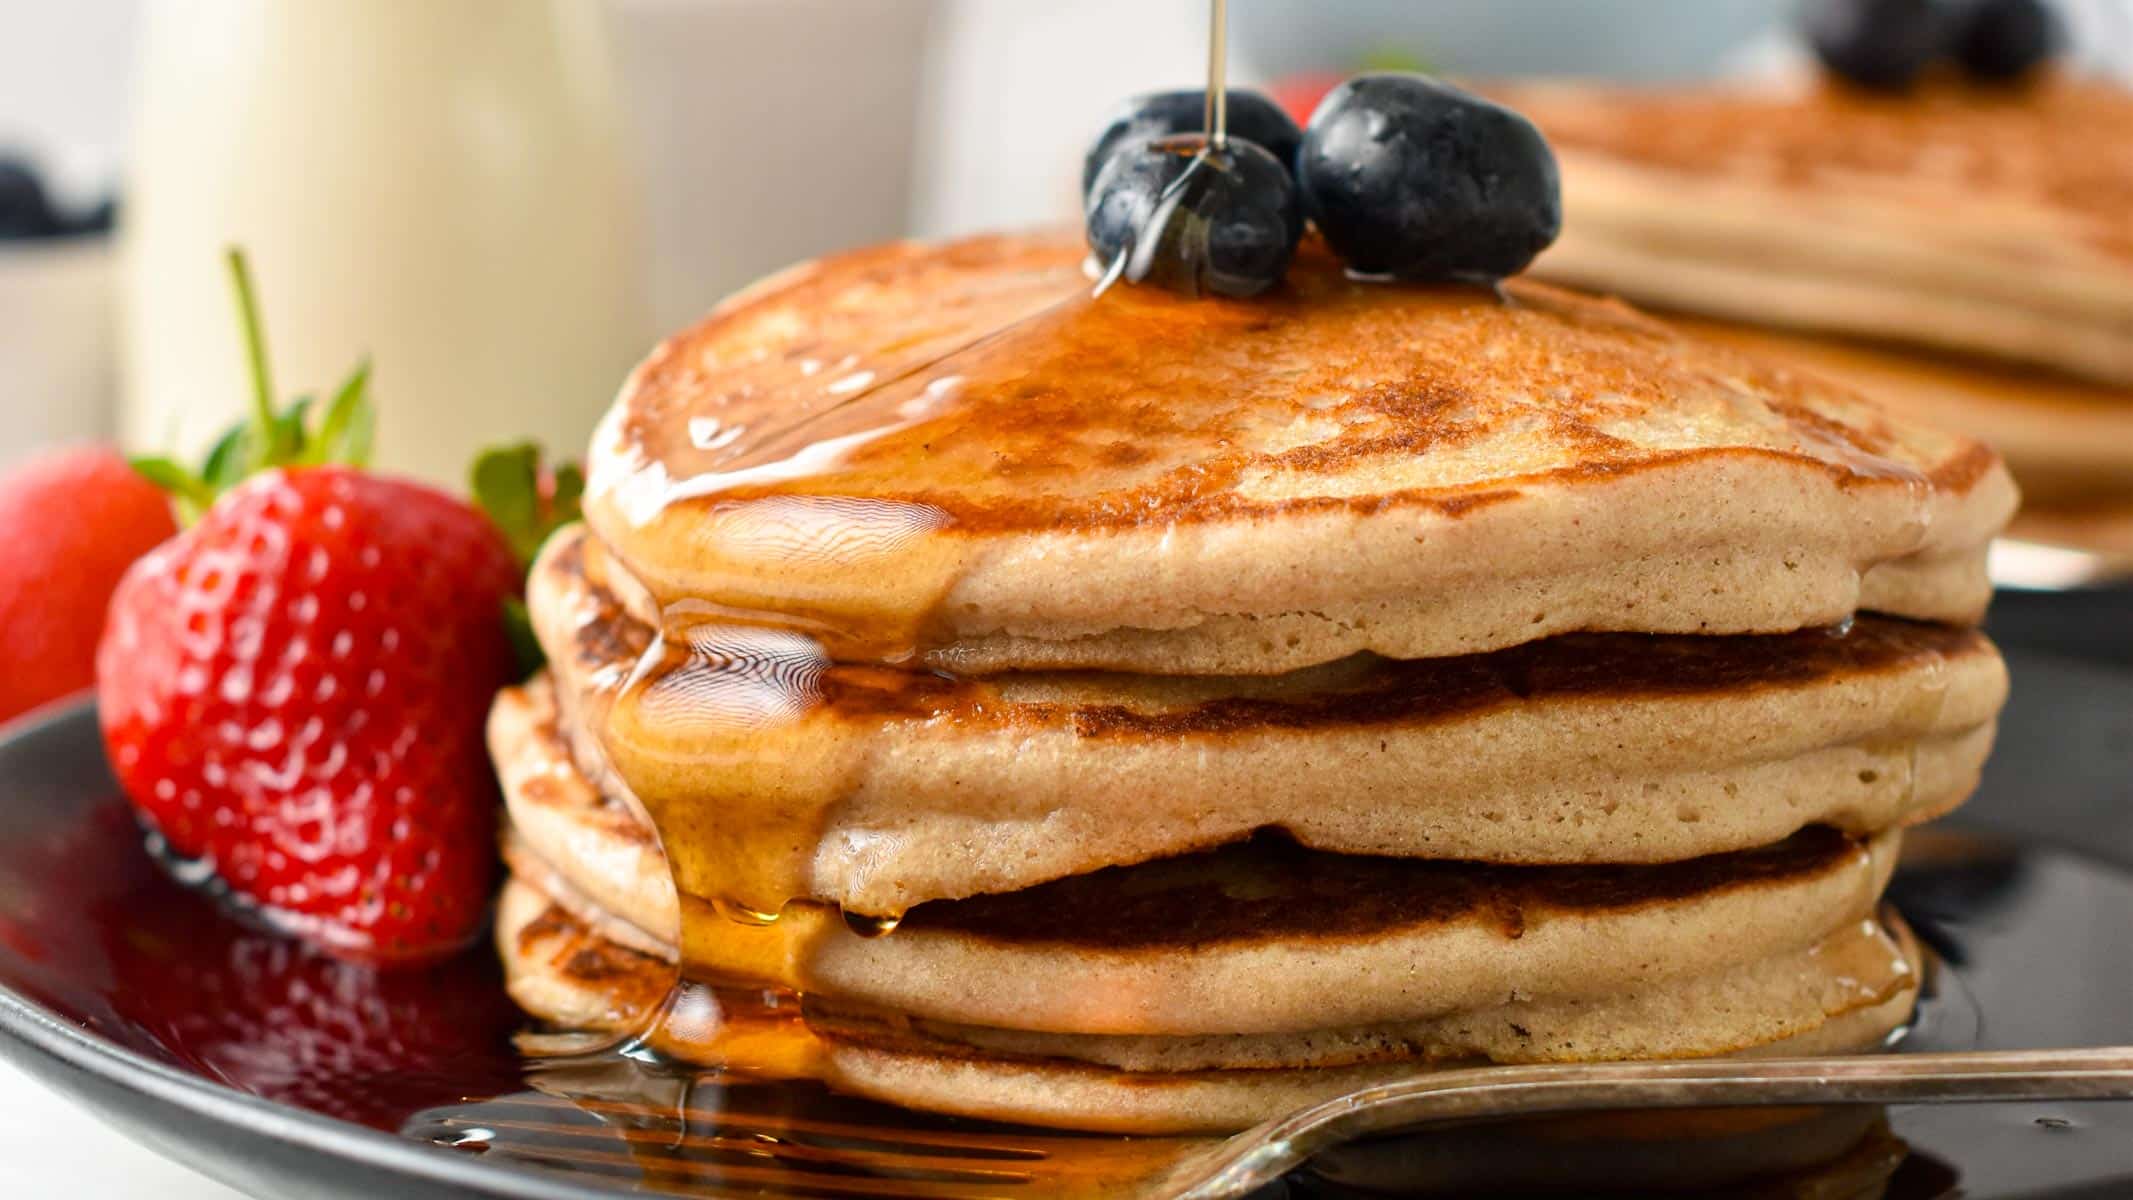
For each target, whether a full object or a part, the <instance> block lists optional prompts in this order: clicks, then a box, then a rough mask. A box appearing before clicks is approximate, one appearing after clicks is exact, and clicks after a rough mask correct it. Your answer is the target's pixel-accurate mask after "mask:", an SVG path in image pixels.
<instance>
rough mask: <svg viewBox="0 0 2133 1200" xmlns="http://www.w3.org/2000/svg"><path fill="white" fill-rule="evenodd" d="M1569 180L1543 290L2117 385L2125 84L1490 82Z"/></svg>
mask: <svg viewBox="0 0 2133 1200" xmlns="http://www.w3.org/2000/svg"><path fill="white" fill-rule="evenodd" d="M1501 94H1502V96H1503V97H1504V98H1505V99H1507V100H1508V102H1510V103H1512V104H1513V105H1515V106H1516V107H1518V108H1519V109H1520V110H1521V111H1523V112H1525V113H1526V114H1527V115H1528V116H1530V117H1531V118H1533V120H1534V121H1535V122H1536V123H1537V124H1538V125H1540V127H1541V129H1542V130H1543V132H1545V133H1546V134H1547V135H1548V137H1549V139H1550V141H1551V143H1552V144H1553V145H1554V146H1555V148H1556V151H1557V155H1558V158H1559V159H1560V161H1561V164H1562V168H1563V181H1564V182H1563V192H1564V234H1563V237H1562V239H1561V240H1560V241H1559V242H1558V243H1557V245H1556V246H1555V247H1554V248H1553V249H1551V250H1550V251H1549V252H1548V253H1547V254H1545V255H1544V256H1543V257H1542V258H1541V260H1540V262H1539V263H1538V264H1536V267H1535V270H1536V272H1537V273H1538V274H1540V275H1541V276H1543V277H1545V278H1552V279H1556V280H1560V281H1564V282H1568V283H1571V284H1574V285H1576V286H1581V287H1588V288H1593V289H1596V290H1599V291H1602V292H1607V293H1614V294H1620V295H1623V296H1627V297H1629V298H1631V299H1633V300H1635V301H1637V302H1639V303H1642V304H1649V305H1652V306H1654V307H1657V308H1662V309H1668V310H1673V311H1679V312H1686V313H1696V314H1699V315H1704V316H1710V317H1716V318H1721V319H1726V320H1731V321H1736V322H1740V323H1743V324H1749V325H1757V326H1776V327H1783V328H1791V329H1799V330H1806V331H1813V332H1820V333H1828V334H1838V335H1843V336H1847V337H1853V338H1864V339H1885V340H1888V341H1893V342H1904V343H1909V344H1911V345H1914V346H1921V347H1926V348H1929V349H1934V350H1940V351H1951V352H1954V353H1956V354H1960V355H1984V356H1990V357H1994V358H2000V359H2004V360H2009V361H2013V362H2017V363H2024V364H2028V365H2031V366H2036V367H2042V368H2046V369H2049V370H2053V371H2058V372H2062V373H2065V374H2067V375H2071V376H2076V377H2080V378H2085V379H2088V380H2091V381H2093V382H2095V383H2098V384H2101V385H2104V386H2107V387H2110V388H2113V389H2118V390H2120V391H2121V392H2123V390H2124V389H2128V388H2133V221H2128V220H2127V213H2128V212H2133V93H2128V92H2126V91H2124V90H2123V89H2120V88H2116V87H2113V86H2111V85H2109V84H2105V83H2091V82H2083V81H2079V80H2075V79H2072V78H2052V79H2047V80H2044V81H2042V82H2040V83H2039V84H2038V85H2037V86H2035V87H2029V88H1972V87H1966V86H1961V85H1957V84H1953V83H1936V84H1934V85H1933V86H1929V87H1925V88H1922V89H1919V90H1918V91H1915V92H1913V93H1908V94H1904V95H1901V96H1879V95H1869V94H1865V93H1861V92H1857V91H1854V90H1851V89H1846V88H1842V87H1836V86H1826V85H1823V84H1821V83H1820V82H1819V81H1811V80H1803V81H1800V82H1797V83H1793V84H1789V85H1785V86H1781V87H1775V88H1768V89H1741V88H1726V87H1716V88H1713V87H1697V88H1688V89H1653V90H1636V89H1624V88H1619V87H1613V88H1610V87H1604V86H1590V85H1583V84H1562V85H1534V86H1523V87H1509V88H1504V89H1501Z"/></svg>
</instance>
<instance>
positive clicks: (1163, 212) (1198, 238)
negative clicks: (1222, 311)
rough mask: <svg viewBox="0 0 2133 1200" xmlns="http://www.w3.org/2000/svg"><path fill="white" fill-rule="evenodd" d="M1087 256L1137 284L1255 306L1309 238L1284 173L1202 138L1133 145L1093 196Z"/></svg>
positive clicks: (1267, 158) (1277, 163)
mask: <svg viewBox="0 0 2133 1200" xmlns="http://www.w3.org/2000/svg"><path fill="white" fill-rule="evenodd" d="M1087 216H1088V223H1089V249H1090V250H1091V251H1093V252H1094V253H1095V255H1096V259H1097V261H1098V262H1100V263H1102V264H1103V266H1104V267H1105V269H1107V270H1108V269H1110V268H1112V267H1113V266H1117V265H1119V262H1120V259H1124V264H1123V269H1122V274H1123V277H1124V278H1125V279H1127V280H1128V281H1130V282H1133V283H1155V284H1160V285H1162V286H1164V287H1168V288H1172V289H1174V290H1176V291H1181V292H1184V293H1185V294H1187V295H1198V294H1199V293H1200V292H1202V291H1209V292H1214V293H1215V294H1217V295H1221V296H1236V297H1240V298H1241V297H1246V296H1256V295H1258V294H1259V293H1261V292H1263V291H1265V290H1267V289H1268V288H1270V287H1273V286H1274V285H1275V284H1276V283H1279V282H1280V281H1281V277H1282V275H1283V274H1285V273H1286V272H1287V271H1288V269H1289V260H1290V259H1291V258H1293V257H1295V255H1296V243H1297V241H1298V240H1299V239H1301V238H1302V237H1303V207H1302V205H1301V204H1299V203H1298V201H1297V196H1296V182H1295V180H1293V179H1291V178H1290V177H1289V171H1288V168H1287V167H1284V166H1283V165H1282V164H1281V160H1279V159H1277V158H1275V157H1274V156H1273V155H1272V154H1271V153H1269V152H1268V151H1267V150H1265V149H1264V148H1262V147H1260V146H1257V145H1255V144H1253V143H1251V142H1246V141H1238V140H1231V141H1230V143H1229V144H1228V146H1227V147H1225V148H1224V149H1221V150H1215V149H1212V148H1210V147H1209V146H1208V145H1207V139H1206V138H1205V137H1203V136H1201V135H1199V134H1196V133H1190V134H1177V135H1175V136H1172V137H1167V138H1158V139H1156V140H1154V141H1139V142H1131V143H1128V144H1126V145H1124V146H1122V147H1120V148H1119V149H1118V151H1117V152H1116V153H1114V154H1113V155H1112V157H1111V161H1110V162H1109V164H1107V165H1106V166H1105V167H1104V169H1103V171H1102V172H1101V173H1099V174H1098V175H1097V177H1096V184H1095V186H1094V187H1093V188H1092V189H1091V190H1090V192H1089V199H1088V208H1087Z"/></svg>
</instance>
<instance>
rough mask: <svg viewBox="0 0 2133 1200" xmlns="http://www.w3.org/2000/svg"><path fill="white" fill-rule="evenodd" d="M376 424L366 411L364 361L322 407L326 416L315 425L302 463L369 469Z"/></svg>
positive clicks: (367, 368)
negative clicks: (315, 428) (337, 464)
mask: <svg viewBox="0 0 2133 1200" xmlns="http://www.w3.org/2000/svg"><path fill="white" fill-rule="evenodd" d="M376 424H377V417H376V414H375V413H373V412H372V411H371V407H370V360H369V359H364V360H363V361H362V362H360V363H358V364H356V369H355V370H354V371H351V372H350V373H349V375H348V378H347V379H346V380H345V381H343V382H342V384H341V390H340V391H338V392H335V393H334V395H333V403H331V404H329V405H327V406H326V416H325V418H324V419H323V420H321V421H320V422H319V427H318V435H317V436H316V437H314V438H312V439H311V444H310V446H309V447H308V449H307V452H306V454H305V459H304V461H306V462H313V463H341V464H343V465H345V466H351V467H367V466H369V465H370V446H371V437H372V435H373V433H374V432H375V429H376Z"/></svg>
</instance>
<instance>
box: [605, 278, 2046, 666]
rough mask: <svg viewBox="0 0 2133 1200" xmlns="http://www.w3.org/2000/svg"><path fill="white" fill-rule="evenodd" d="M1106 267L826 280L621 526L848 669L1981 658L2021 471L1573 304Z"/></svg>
mask: <svg viewBox="0 0 2133 1200" xmlns="http://www.w3.org/2000/svg"><path fill="white" fill-rule="evenodd" d="M1080 260H1081V252H1080V248H1079V244H1078V242H1075V241H1073V240H1070V239H1068V238H1065V237H1057V236H1033V237H986V238H977V239H972V240H968V241H962V242H955V243H949V244H946V245H941V246H920V245H911V244H900V245H892V246H887V247H881V248H877V249H872V250H866V251H860V252H857V253H854V254H849V255H845V256H843V257H839V258H835V259H830V260H826V261H824V262H820V263H816V264H811V265H809V266H806V267H802V268H799V269H797V270H795V271H792V272H789V273H787V274H786V275H783V276H780V277H778V278H775V279H773V280H770V281H768V282H766V283H764V284H762V285H759V286H758V287H756V288H754V289H752V290H750V291H748V292H746V293H744V294H742V295H740V296H738V297H736V298H734V299H733V300H731V301H729V302H728V303H727V304H726V305H724V306H723V307H722V308H720V309H719V310H718V311H717V312H715V313H714V314H712V316H711V317H710V318H708V319H707V320H706V321H705V322H704V323H702V324H701V325H699V326H697V327H696V328H695V329H693V330H690V331H688V332H686V333H684V334H682V335H680V336H679V337H677V338H675V339H673V340H671V341H669V342H667V343H666V344H665V345H663V346H661V347H660V348H659V349H658V350H657V351H656V352H655V353H654V354H653V355H652V357H651V358H650V359H649V360H647V361H646V362H645V363H644V364H643V365H641V366H640V367H639V368H638V369H637V371H636V372H635V373H634V374H633V376H632V377H631V379H630V381H629V382H628V384H627V385H626V386H625V388H624V390H623V393H622V395H621V397H620V398H619V400H618V401H617V403H616V405H615V408H614V409H613V411H612V412H611V413H610V415H609V417H608V419H607V420H606V421H605V422H603V424H602V427H601V429H600V431H599V433H598V434H597V435H596V437H595V441H594V445H593V448H592V474H593V484H592V488H591V492H590V495H589V496H588V504H587V512H588V517H589V519H590V521H591V523H592V524H593V526H594V528H595V530H596V531H597V533H598V535H599V536H600V538H601V539H602V540H603V541H604V542H605V543H606V545H607V547H608V548H609V549H610V550H611V551H612V552H613V553H614V554H615V555H616V556H617V557H618V558H619V559H620V560H621V561H622V563H623V564H624V565H625V566H626V567H627V569H628V571H629V572H630V573H631V574H632V575H633V576H634V577H636V578H637V579H639V580H641V581H642V582H643V583H644V584H645V585H646V586H647V587H648V588H649V589H650V590H651V592H652V593H653V594H654V595H655V596H656V597H657V598H658V599H659V600H660V601H662V602H664V603H665V604H667V605H668V606H670V607H671V606H673V605H676V604H681V605H684V606H686V607H690V608H693V609H695V610H697V611H699V612H701V611H709V612H711V613H715V614H718V615H720V616H723V617H727V618H733V617H739V618H741V619H743V620H748V621H765V622H770V623H776V624H780V625H784V626H786V627H788V628H790V627H798V628H800V629H801V630H803V631H805V632H807V633H809V634H811V635H813V636H815V637H817V638H819V639H820V640H821V641H823V642H824V643H825V645H826V647H827V649H828V650H829V652H830V654H831V655H832V657H835V658H838V659H840V660H846V661H855V660H856V661H913V660H915V661H917V662H920V663H922V664H924V665H928V666H933V667H940V668H946V669H953V670H959V671H964V672H976V673H983V672H989V671H995V670H1005V669H1011V668H1029V667H1090V668H1103V669H1121V670H1135V671H1140V672H1144V673H1154V674H1210V673H1243V674H1263V673H1274V672H1279V671H1285V670H1290V669H1295V668H1298V667H1302V666H1306V665H1310V664H1313V663H1319V662H1327V661H1331V660H1333V659H1337V658H1341V657H1345V656H1347V655H1349V654H1352V653H1355V652H1358V651H1363V650H1370V651H1376V652H1378V653H1381V654H1385V655H1388V656H1391V657H1400V658H1419V657H1435V656H1442V655H1451V654H1460V653H1470V652H1476V651H1481V650H1488V649H1495V648H1500V647H1504V646H1509V645H1513V644H1517V643H1520V642H1525V641H1530V640H1535V639H1538V638H1542V637H1546V636H1549V635H1552V634H1556V633H1562V632H1570V631H1577V630H1620V631H1635V632H1684V633H1695V632H1705V633H1744V632H1775V631H1782V630H1791V629H1797V628H1802V627H1805V626H1810V625H1816V624H1822V623H1828V622H1833V621H1837V620H1841V619H1842V618H1844V617H1845V616H1847V615H1850V614H1851V613H1852V612H1853V611H1855V610H1857V609H1859V608H1862V607H1863V608H1869V609H1874V610H1877V611H1883V612H1889V613H1894V614H1897V615H1903V616H1912V617H1919V618H1926V619H1937V620H1949V621H1960V622H1967V621H1971V620H1974V619H1975V618H1976V617H1977V616H1978V615H1979V613H1980V612H1981V610H1982V608H1983V605H1984V603H1985V600H1986V597H1987V594H1988V587H1987V584H1986V580H1985V577H1984V572H1983V549H1984V545H1985V543H1986V541H1987V540H1988V539H1989V537H1990V536H1991V534H1992V532H1993V531H1994V530H1996V529H1997V528H1998V527H1999V526H2000V525H2001V524H2002V523H2003V522H2004V521H2005V519H2006V517H2007V515H2008V514H2009V512H2010V511H2011V509H2012V508H2013V505H2014V494H2013V489H2012V485H2011V484H2010V483H2009V481H2008V479H2007V476H2006V474H2005V472H2004V469H2003V468H2002V467H2001V466H2000V464H1999V462H1998V460H1997V459H1996V458H1995V457H1994V456H1993V455H1992V454H1991V452H1990V451H1988V450H1986V449H1984V448H1983V447H1981V446H1979V445H1977V444H1975V443H1973V442H1970V441H1968V440H1965V439H1963V438H1959V437H1953V436H1947V435H1942V434H1938V433H1934V432H1930V431H1927V430H1924V429H1921V428H1918V427H1914V426H1909V425H1903V424H1898V423H1895V422H1892V421H1890V420H1888V419H1887V418H1886V417H1884V416H1883V415H1882V414H1881V413H1880V412H1879V411H1878V410H1876V409H1874V408H1873V407H1871V406H1870V405H1869V404H1867V403H1865V402H1864V401H1862V400H1860V399H1859V398H1858V397H1856V396H1855V395H1854V394H1853V393H1850V392H1848V391H1846V390H1844V389H1842V388H1840V387H1837V386H1834V385H1831V384H1827V383H1824V382H1822V381H1820V380H1817V379H1814V378H1812V377H1809V376H1806V375H1803V374H1800V373H1798V372H1796V371H1792V370H1789V369H1785V368H1779V367H1772V366H1768V365H1765V364H1762V363H1759V362H1757V361H1756V360H1754V359H1752V358H1748V357H1745V356H1742V355H1739V354H1737V353H1735V352H1731V351H1726V350H1721V349H1717V348H1713V347H1709V346H1705V345H1703V344H1701V343H1698V342H1694V341H1691V340H1688V339H1686V338H1683V337H1681V336H1679V335H1677V334H1675V333H1673V332H1671V331H1670V330H1668V329H1667V328H1665V327H1664V326H1661V325H1658V324H1656V323H1654V322H1651V321H1648V320H1645V319H1643V318H1641V317H1638V316H1636V315H1635V314H1633V313H1631V312H1629V311H1627V310H1625V309H1623V308H1621V307H1619V306H1616V305H1612V304H1605V303H1600V302H1597V301H1592V300H1588V299H1584V298H1581V297H1577V296H1574V295H1570V294H1567V293H1564V292H1560V291H1555V290H1551V289H1547V288H1543V287H1537V286H1523V285H1518V286H1514V287H1513V288H1512V289H1511V290H1510V291H1509V292H1508V293H1507V294H1506V296H1505V297H1504V298H1503V299H1499V298H1498V297H1497V296H1495V295H1494V294H1492V293H1489V292H1485V291H1477V290H1472V289H1431V288H1420V287H1407V286H1396V285H1384V284H1370V283H1361V282H1356V281H1353V280H1350V279H1348V278H1347V277H1346V276H1345V275H1344V274H1343V273H1342V272H1341V271H1340V269H1339V266H1338V264H1337V263H1336V262H1334V261H1333V260H1332V258H1331V257H1330V255H1328V254H1327V253H1325V252H1324V251H1323V249H1322V248H1320V247H1317V246H1315V245H1307V246H1306V247H1305V248H1304V249H1303V251H1302V252H1301V253H1300V254H1299V258H1298V262H1297V264H1296V266H1295V268H1294V269H1293V270H1292V271H1291V273H1290V276H1289V280H1288V282H1287V284H1286V285H1285V286H1283V287H1282V288H1279V289H1277V290H1276V291H1275V292H1274V293H1272V294H1270V295H1269V296H1266V297H1262V298H1260V299H1256V300H1253V301H1249V302H1228V301H1219V300H1199V301H1189V300H1186V299H1183V298H1180V297H1177V296H1173V295H1170V294H1168V293H1164V292H1159V291H1155V290H1151V289H1141V288H1133V287H1116V288H1113V289H1111V290H1110V291H1108V292H1106V293H1105V294H1104V295H1102V296H1101V297H1098V298H1095V299H1091V298H1090V296H1089V285H1088V283H1087V281H1086V280H1085V278H1084V277H1083V275H1082V273H1081V267H1080Z"/></svg>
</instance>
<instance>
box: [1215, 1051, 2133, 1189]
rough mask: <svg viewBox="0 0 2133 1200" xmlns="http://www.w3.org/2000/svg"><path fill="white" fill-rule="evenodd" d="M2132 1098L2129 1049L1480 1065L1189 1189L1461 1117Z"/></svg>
mask: <svg viewBox="0 0 2133 1200" xmlns="http://www.w3.org/2000/svg"><path fill="white" fill-rule="evenodd" d="M2128 1099H2133V1046H2100V1047H2089V1048H2084V1049H2078V1050H1980V1051H1965V1052H1960V1053H1952V1054H1866V1055H1856V1056H1848V1057H1828V1058H1769V1059H1692V1060H1688V1061H1680V1062H1634V1063H1570V1064H1561V1065H1549V1066H1538V1067H1478V1068H1473V1069H1463V1070H1455V1071H1441V1072H1436V1073H1433V1074H1425V1075H1419V1076H1416V1077H1415V1078H1412V1079H1407V1080H1402V1081H1400V1082H1397V1083H1388V1084H1383V1085H1380V1086H1378V1087H1372V1088H1365V1089H1363V1090H1361V1091H1358V1092H1353V1093H1350V1094H1349V1095H1346V1096H1342V1097H1340V1098H1339V1099H1335V1100H1329V1101H1327V1102H1325V1103H1323V1104H1319V1105H1315V1106H1313V1107H1311V1108H1307V1109H1304V1110H1303V1111H1301V1112H1298V1113H1295V1114H1293V1115H1291V1116H1288V1117H1285V1118H1282V1119H1280V1120H1277V1121H1273V1122H1270V1123H1268V1124H1266V1125H1262V1126H1260V1127H1259V1128H1257V1129H1255V1130H1252V1131H1251V1132H1249V1133H1245V1134H1240V1135H1239V1136H1238V1137H1236V1138H1234V1139H1231V1141H1230V1142H1229V1143H1227V1144H1226V1145H1225V1146H1224V1147H1223V1149H1222V1150H1221V1151H1219V1152H1217V1155H1216V1157H1218V1158H1220V1159H1223V1160H1225V1161H1223V1162H1221V1163H1219V1164H1217V1165H1214V1166H1213V1169H1212V1170H1210V1171H1209V1172H1208V1173H1207V1174H1206V1175H1205V1176H1203V1180H1204V1182H1203V1183H1202V1184H1201V1185H1200V1186H1197V1187H1194V1188H1192V1189H1190V1190H1189V1192H1188V1193H1187V1194H1188V1195H1192V1196H1202V1195H1208V1196H1214V1195H1232V1194H1237V1193H1236V1192H1234V1191H1233V1190H1232V1188H1233V1187H1234V1185H1237V1184H1240V1183H1243V1182H1244V1181H1246V1180H1258V1181H1263V1180H1264V1179H1268V1178H1273V1177H1274V1176H1275V1175H1278V1174H1279V1173H1280V1170H1272V1173H1271V1174H1269V1171H1270V1169H1272V1168H1274V1167H1276V1166H1277V1164H1287V1165H1294V1164H1295V1163H1298V1162H1301V1161H1303V1160H1304V1159H1305V1158H1308V1157H1309V1156H1310V1155H1311V1154H1313V1153H1315V1152H1316V1151H1318V1150H1320V1149H1323V1148H1325V1147H1327V1146H1331V1145H1334V1144H1337V1143H1340V1142H1345V1141H1349V1140H1351V1139H1353V1138H1357V1137H1361V1136H1364V1135H1367V1134H1373V1133H1387V1132H1392V1131H1396V1130H1404V1129H1416V1128H1420V1127H1423V1126H1428V1125H1435V1124H1443V1123H1451V1122H1460V1121H1476V1120H1487V1119H1492V1118H1505V1117H1523V1116H1545V1115H1548V1114H1554V1113H1568V1112H1591V1111H1595V1110H1609V1109H1662V1108H1744V1107H1756V1106H1764V1105H1794V1104H1798V1105H1823V1104H1960V1103H1989V1102H1996V1101H1997V1102H2006V1101H2018V1100H2128ZM1282 1169H1286V1167H1285V1166H1284V1167H1282Z"/></svg>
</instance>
